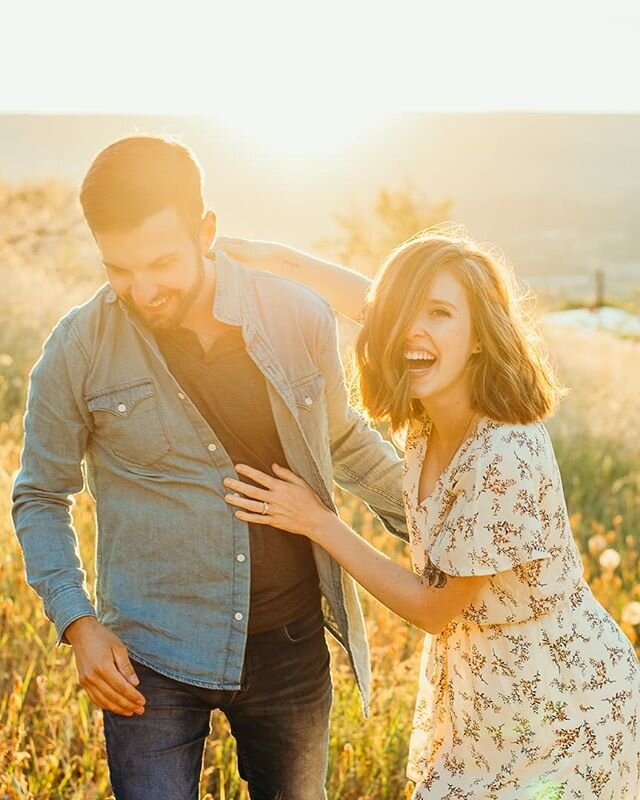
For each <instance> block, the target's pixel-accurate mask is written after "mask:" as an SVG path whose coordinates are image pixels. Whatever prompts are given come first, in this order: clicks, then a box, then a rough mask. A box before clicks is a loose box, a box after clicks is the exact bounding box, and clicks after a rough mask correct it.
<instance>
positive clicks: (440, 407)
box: [422, 395, 480, 448]
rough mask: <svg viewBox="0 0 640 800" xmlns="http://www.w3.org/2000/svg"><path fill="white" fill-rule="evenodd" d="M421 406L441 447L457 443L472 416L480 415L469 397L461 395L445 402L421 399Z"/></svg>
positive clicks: (465, 430)
mask: <svg viewBox="0 0 640 800" xmlns="http://www.w3.org/2000/svg"><path fill="white" fill-rule="evenodd" d="M422 406H423V408H424V410H425V412H426V413H427V415H428V417H429V419H430V420H431V425H432V432H433V431H436V432H437V437H438V439H439V440H440V441H441V442H442V445H443V447H445V448H446V447H448V446H454V445H457V444H459V442H460V437H461V436H462V435H463V434H464V433H465V432H467V431H468V429H470V428H471V425H472V422H473V420H474V418H476V419H477V418H478V417H479V416H480V412H478V411H475V410H474V409H473V408H472V406H471V398H470V397H468V396H464V395H461V396H460V397H458V398H455V399H452V398H449V399H447V401H446V402H438V401H434V400H431V401H429V400H423V401H422Z"/></svg>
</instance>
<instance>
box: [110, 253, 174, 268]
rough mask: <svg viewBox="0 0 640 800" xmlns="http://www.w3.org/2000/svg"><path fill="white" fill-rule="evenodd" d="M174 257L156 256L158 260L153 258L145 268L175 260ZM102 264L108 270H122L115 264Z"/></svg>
mask: <svg viewBox="0 0 640 800" xmlns="http://www.w3.org/2000/svg"><path fill="white" fill-rule="evenodd" d="M176 255H177V254H176V253H175V252H170V253H165V254H164V255H162V256H158V258H154V259H153V261H151V262H150V263H149V264H147V266H148V267H156V266H158V265H159V264H162V263H163V262H164V261H170V260H171V259H172V258H175V257H176ZM102 263H103V264H104V265H105V267H108V268H109V269H124V268H123V267H119V266H118V265H117V264H111V263H110V262H109V261H103V262H102Z"/></svg>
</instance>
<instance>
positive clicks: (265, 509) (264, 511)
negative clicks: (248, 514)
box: [260, 500, 269, 514]
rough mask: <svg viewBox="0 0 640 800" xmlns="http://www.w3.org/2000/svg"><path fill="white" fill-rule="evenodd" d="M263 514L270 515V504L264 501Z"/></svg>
mask: <svg viewBox="0 0 640 800" xmlns="http://www.w3.org/2000/svg"><path fill="white" fill-rule="evenodd" d="M260 513H261V514H268V513H269V503H267V501H266V500H263V501H262V511H261V512H260Z"/></svg>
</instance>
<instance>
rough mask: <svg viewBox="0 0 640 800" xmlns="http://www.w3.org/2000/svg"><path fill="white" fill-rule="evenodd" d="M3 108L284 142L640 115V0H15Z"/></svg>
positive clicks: (3, 61)
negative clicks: (401, 116) (414, 122)
mask: <svg viewBox="0 0 640 800" xmlns="http://www.w3.org/2000/svg"><path fill="white" fill-rule="evenodd" d="M1 38H2V42H1V47H0V75H2V76H3V79H2V83H1V84H0V113H2V112H7V113H137V114H140V113H162V114H167V113H168V114H203V115H209V116H214V117H216V116H218V117H223V118H224V119H225V120H226V122H227V123H228V125H229V127H230V128H231V129H232V130H235V131H236V132H238V133H243V132H245V133H248V134H250V133H253V135H255V137H256V139H259V138H261V139H262V140H263V142H264V141H270V142H272V143H274V146H275V143H277V142H284V143H286V142H287V141H289V140H290V141H295V140H300V139H303V138H306V139H307V140H309V139H313V138H314V137H316V138H322V139H323V140H327V138H330V137H332V136H333V137H334V138H343V139H345V138H348V137H349V136H351V135H352V134H353V135H355V134H357V133H361V132H362V131H363V130H364V129H365V128H366V127H367V126H370V125H372V124H374V123H375V121H376V120H377V119H378V118H379V117H380V116H381V115H384V114H387V113H389V112H393V111H418V110H419V111H496V110H498V111H518V110H524V111H527V110H532V111H533V110H535V111H562V112H582V111H587V112H640V88H639V82H638V76H639V75H640V48H639V47H638V41H640V2H638V0H608V2H606V3H605V2H604V0H599V1H598V2H593V1H592V0H439V2H437V3H436V2H432V1H431V0H420V1H417V2H416V1H415V0H393V1H392V0H384V2H380V1H379V0H367V1H366V2H360V0H321V1H320V0H314V2H308V0H296V1H295V2H292V1H291V0H269V2H265V0H261V1H260V2H247V1H246V0H229V1H228V2H224V3H222V2H216V0H208V2H199V1H198V0H181V1H180V2H179V3H176V2H173V3H170V2H166V0H165V1H163V0H155V2H148V1H147V0H110V2H109V3H108V4H107V3H103V2H97V0H58V2H56V3H51V2H50V0H47V2H42V1H41V0H13V2H11V4H10V5H9V3H5V4H3V11H2V37H1Z"/></svg>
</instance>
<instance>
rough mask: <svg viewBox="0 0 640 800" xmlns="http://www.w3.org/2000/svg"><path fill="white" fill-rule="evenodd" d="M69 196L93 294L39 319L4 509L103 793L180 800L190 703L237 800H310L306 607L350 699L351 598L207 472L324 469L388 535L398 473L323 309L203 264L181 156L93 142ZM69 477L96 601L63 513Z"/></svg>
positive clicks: (314, 677) (325, 709)
mask: <svg viewBox="0 0 640 800" xmlns="http://www.w3.org/2000/svg"><path fill="white" fill-rule="evenodd" d="M80 199H81V203H82V207H83V211H84V214H85V217H86V220H87V223H88V225H89V227H90V228H91V231H92V233H93V236H94V238H95V240H96V243H97V245H98V248H99V250H100V253H101V256H102V260H103V262H104V265H105V268H106V272H107V277H108V280H109V284H108V285H105V286H104V287H103V288H102V289H100V290H99V291H98V292H97V294H96V295H95V296H94V297H93V298H92V299H91V300H90V301H89V302H87V303H86V304H84V305H83V306H81V307H79V308H74V309H72V310H71V311H70V312H69V313H68V314H67V315H66V316H65V317H64V318H63V319H62V320H61V321H60V322H59V323H58V325H57V326H56V328H55V329H54V331H53V332H52V334H51V335H50V337H49V339H48V340H47V342H46V344H45V347H44V351H43V354H42V356H41V358H40V360H39V361H38V363H37V364H36V366H35V367H34V369H33V372H32V375H31V386H30V392H29V401H28V408H27V415H26V418H25V446H24V453H23V459H22V466H21V470H20V472H19V474H18V477H17V480H16V484H15V488H14V511H13V514H14V522H15V527H16V531H17V534H18V536H19V538H20V541H21V544H22V548H23V552H24V558H25V563H26V570H27V578H28V581H29V583H30V584H31V585H32V586H33V587H34V588H35V590H36V591H37V592H38V593H39V594H40V596H41V597H42V599H43V601H44V608H45V612H46V614H47V616H48V617H49V618H50V619H51V620H52V621H53V622H54V624H55V626H56V629H57V633H58V641H59V642H65V643H70V644H71V646H72V648H73V651H74V655H75V659H76V664H77V668H78V675H79V680H80V683H81V685H82V686H83V687H84V688H85V689H86V691H87V692H88V694H89V696H90V697H91V699H92V700H93V701H94V702H95V703H97V704H98V705H99V706H100V707H102V708H103V709H104V719H105V737H106V744H107V756H108V761H109V768H110V773H111V780H112V784H113V788H114V792H115V794H116V797H117V798H118V800H155V798H158V799H159V798H169V799H170V800H172V799H173V798H175V800H191V799H192V798H197V797H198V784H199V777H200V768H201V763H202V755H203V748H204V741H205V738H206V735H207V733H208V731H209V716H210V711H211V710H212V709H213V708H220V709H222V710H223V711H224V713H225V714H226V716H227V717H228V719H229V722H230V725H231V729H232V731H233V734H234V736H235V738H236V741H237V747H238V759H239V765H240V773H241V775H242V777H244V778H245V779H246V780H247V781H248V784H249V791H250V794H251V797H252V798H254V800H255V799H256V798H258V799H259V800H263V799H264V800H270V799H271V798H276V797H277V798H287V800H307V799H308V800H318V798H322V797H324V778H325V772H326V759H327V741H328V715H329V708H330V704H331V683H330V677H329V659H328V652H327V649H326V643H325V640H324V633H323V614H322V611H321V606H324V609H325V620H324V623H325V624H326V625H327V627H330V628H331V629H332V632H334V634H335V635H336V636H337V637H338V638H339V640H340V641H341V642H342V643H343V645H344V646H345V648H346V649H347V652H348V653H349V657H350V661H351V664H352V666H353V669H354V672H355V676H356V679H357V681H358V684H359V686H360V689H361V692H362V695H363V700H364V704H365V707H366V704H367V699H368V688H369V665H368V650H367V643H366V638H365V632H364V626H363V620H362V614H361V611H360V607H359V604H358V600H357V596H356V592H355V589H354V585H353V582H352V580H351V579H350V577H349V576H348V575H346V574H344V573H343V572H342V571H341V569H340V568H339V566H338V565H337V564H336V563H335V562H334V561H333V560H332V559H331V558H330V557H329V556H328V555H327V553H325V552H324V551H323V550H321V549H319V548H315V547H314V548H312V546H311V544H310V542H309V541H308V540H306V539H302V538H300V537H292V536H289V535H287V534H284V533H282V532H278V531H276V530H273V529H271V530H268V529H265V528H262V526H257V525H256V526H249V527H248V526H247V525H246V524H244V523H242V522H240V521H239V520H237V519H236V518H235V517H234V516H233V509H232V508H230V507H229V506H228V505H227V504H226V503H225V501H224V494H225V489H224V486H223V480H224V479H225V478H227V477H233V476H235V470H234V464H237V463H239V462H243V463H245V464H249V465H250V466H255V467H257V468H259V469H262V470H267V471H269V470H270V469H271V465H272V464H273V463H280V464H284V465H287V466H289V467H290V468H291V469H292V470H293V471H295V472H297V473H298V474H299V475H301V476H302V477H303V478H304V479H305V480H307V481H308V482H309V483H310V484H311V485H312V486H313V487H314V489H315V490H316V491H317V492H318V493H319V494H320V496H321V497H322V498H323V500H324V502H325V503H326V504H327V505H328V506H329V507H331V508H333V504H332V499H331V486H332V481H333V479H334V478H335V480H336V481H337V482H339V483H340V484H341V485H342V486H344V487H346V488H347V489H349V490H352V491H353V492H355V493H356V494H358V495H359V496H360V497H361V498H363V500H364V501H365V502H367V503H368V504H369V505H370V506H371V508H372V509H373V510H374V511H375V512H376V513H377V514H378V515H379V516H380V517H381V518H382V519H383V521H385V523H386V524H387V527H389V528H390V529H392V530H395V531H396V532H397V531H404V530H406V528H405V521H404V511H403V507H402V503H401V499H400V496H401V495H400V475H401V465H400V462H399V460H398V459H397V457H396V455H395V453H394V451H393V449H392V448H391V446H390V445H388V444H387V443H385V442H384V441H383V440H382V439H381V437H380V436H379V435H378V434H377V433H375V432H374V431H372V430H371V429H370V428H369V427H368V426H366V425H365V423H364V422H363V420H362V419H361V418H360V417H359V416H358V415H357V414H356V413H355V412H354V411H352V410H351V409H350V408H349V406H348V402H347V395H346V391H345V387H344V381H343V374H342V369H341V365H340V360H339V356H338V353H337V348H336V334H335V323H334V319H333V315H332V313H331V312H330V310H329V308H328V306H327V305H326V303H324V301H323V300H322V299H320V298H319V297H318V296H317V295H315V294H313V293H312V292H310V291H309V290H307V289H305V288H303V287H301V286H299V285H297V284H294V283H292V282H289V281H286V280H284V279H282V278H277V277H274V276H272V275H268V274H266V273H260V272H252V271H249V270H246V269H244V268H243V267H241V266H240V265H239V264H237V263H235V262H233V261H231V260H230V259H229V258H227V257H226V256H225V255H224V253H222V252H221V251H220V250H212V248H213V247H214V242H215V237H216V219H215V216H214V214H213V212H211V211H206V212H205V209H204V205H203V200H202V177H201V171H200V169H199V167H198V165H197V163H196V161H195V159H194V157H193V155H192V154H191V153H190V151H189V150H187V149H186V148H185V147H183V146H181V145H179V144H177V143H175V142H172V141H169V140H165V139H162V138H156V137H145V136H139V137H130V138H127V139H123V140H120V141H117V142H115V143H113V144H112V145H110V146H109V147H107V148H106V149H105V150H104V151H103V152H101V153H100V154H99V155H98V156H97V157H96V159H95V160H94V162H93V164H92V165H91V167H90V169H89V171H88V173H87V175H86V177H85V179H84V182H83V184H82V189H81V195H80ZM85 467H86V477H87V482H88V485H89V488H90V490H91V492H92V494H93V496H94V498H95V500H96V515H97V548H96V567H97V581H96V608H94V605H93V603H92V602H91V600H90V598H89V594H88V592H87V589H86V586H85V575H84V572H83V570H82V565H81V563H80V560H79V557H78V552H77V539H76V534H75V531H74V529H73V527H72V523H71V518H70V514H69V507H70V504H71V497H72V496H73V494H74V493H77V492H78V491H80V490H81V488H82V486H83V476H84V470H85ZM299 538H300V541H298V539H299ZM323 598H324V599H323Z"/></svg>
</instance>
